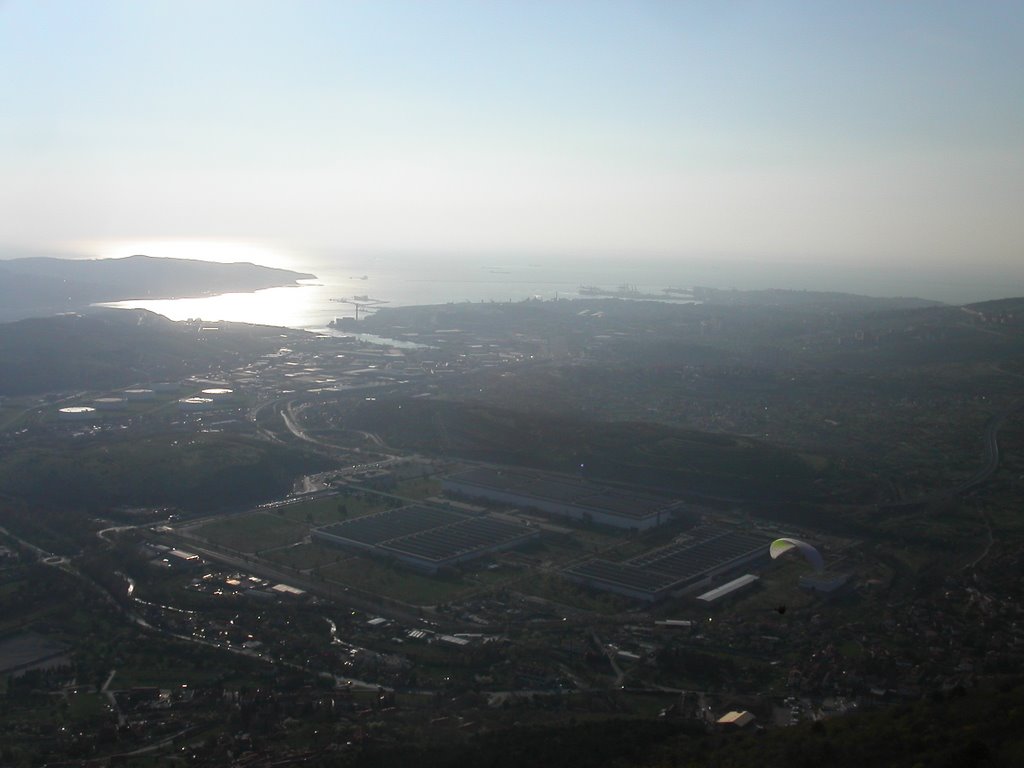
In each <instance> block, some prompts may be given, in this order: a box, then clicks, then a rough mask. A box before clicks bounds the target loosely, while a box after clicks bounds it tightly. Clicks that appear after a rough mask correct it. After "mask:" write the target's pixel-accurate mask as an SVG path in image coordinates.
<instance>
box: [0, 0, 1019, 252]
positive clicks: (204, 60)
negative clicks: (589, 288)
mask: <svg viewBox="0 0 1024 768" xmlns="http://www.w3.org/2000/svg"><path fill="white" fill-rule="evenodd" d="M1022 40H1024V3H1020V2H994V1H993V2H976V1H972V2H959V3H947V2H938V1H937V0H929V1H928V2H885V3H874V2H863V1H862V0H857V1H856V2H852V1H851V0H843V1H842V2H834V3H833V2H822V1H819V0H813V1H812V0H808V1H807V2H799V3H795V2H723V1H716V2H706V3H705V2H683V1H682V0H678V1H672V2H641V1H640V0H630V1H629V2H598V1H597V0H586V1H585V2H564V1H562V0H550V1H548V2H527V1H525V0H515V2H483V1H480V2H465V3H454V2H410V3H398V2H384V1H374V2H371V1H369V0H367V1H366V2H342V1H340V0H333V1H328V2H302V1H301V0H282V1H280V2H260V1H258V0H245V2H217V1H215V0H204V1H203V2H198V1H197V2H190V1H189V0H173V2H156V1H154V2H146V1H145V0H135V1H132V2H107V1H104V0H81V1H79V2H70V1H69V2H60V1H59V0H50V1H49V2H38V1H30V0H7V1H5V0H0V211H2V214H0V246H2V247H3V248H4V250H5V251H7V252H10V251H11V249H12V248H15V249H17V248H33V249H45V248H50V247H55V246H56V245H57V244H62V243H71V242H85V241H95V240H101V239H109V238H154V237H174V236H180V237H200V238H210V237H246V238H255V239H266V240H267V241H268V242H271V241H282V242H287V243H298V244H304V245H320V246H331V247H337V248H341V249H348V248H352V249H374V248H403V249H409V248H412V249H416V248H424V249H431V250H437V249H459V250H471V249H486V250H512V249H524V250H534V249H535V250H544V251H549V252H550V251H557V250H563V249H564V250H571V251H577V252H579V251H601V250H631V249H635V250H637V251H650V252H660V253H665V254H668V255H675V254H679V255H690V254H702V255H707V254H728V255H730V256H732V257H743V258H746V257H749V258H773V259H776V258H777V259H789V260H797V261H799V260H803V259H807V260H811V259H813V260H825V259H835V260H844V261H846V262H848V263H855V262H864V263H869V264H887V263H895V262H898V263H904V264H915V263H929V262H942V263H953V262H965V261H967V260H976V261H978V262H979V263H981V264H985V265H993V266H994V265H999V264H1004V265H1005V264H1020V263H1022V262H1024V253H1022V244H1024V45H1022V43H1021V41H1022Z"/></svg>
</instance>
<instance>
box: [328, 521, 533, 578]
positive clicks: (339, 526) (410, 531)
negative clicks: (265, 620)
mask: <svg viewBox="0 0 1024 768" xmlns="http://www.w3.org/2000/svg"><path fill="white" fill-rule="evenodd" d="M538 535H539V531H537V530H536V529H535V528H530V527H528V526H525V525H521V524H519V523H512V522H508V521H505V520H498V519H497V518H495V517H491V516H489V515H483V516H471V515H463V514H459V513H457V512H450V511H448V510H443V509H435V508H433V507H425V506H419V505H412V506H407V507H399V508H398V509H389V510H385V511H383V512H377V513H374V514H372V515H366V516H364V517H357V518H355V519H353V520H345V521H343V522H340V523H333V524H331V525H327V526H324V527H323V528H316V529H314V530H313V531H312V536H313V538H314V539H316V540H318V541H322V542H326V543H328V544H334V545H337V546H343V547H347V548H349V549H357V550H361V551H364V552H368V553H370V554H372V555H376V556H378V557H385V558H388V559H394V560H398V561H400V562H403V563H405V564H407V565H409V566H412V567H413V568H416V569H417V570H421V571H425V572H427V573H437V571H438V570H440V569H441V568H442V567H444V566H451V565H455V564H456V563H461V562H465V561H467V560H472V559H475V558H478V557H482V556H483V555H486V554H489V553H491V552H498V551H501V550H504V549H510V548H512V547H517V546H519V545H520V544H523V543H524V542H526V541H529V540H530V539H532V538H535V537H536V536H538Z"/></svg>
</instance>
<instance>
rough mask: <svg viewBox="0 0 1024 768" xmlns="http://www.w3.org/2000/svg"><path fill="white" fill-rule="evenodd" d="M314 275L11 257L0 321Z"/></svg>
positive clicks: (2, 281)
mask: <svg viewBox="0 0 1024 768" xmlns="http://www.w3.org/2000/svg"><path fill="white" fill-rule="evenodd" d="M312 277H314V276H313V275H309V274H305V273H302V272H293V271H291V270H287V269H275V268H272V267H263V266H259V265H256V264H250V263H243V262H239V263H234V264H221V263H218V262H212V261H199V260H196V259H158V258H153V257H150V256H129V257H128V258H124V259H54V258H42V257H33V258H25V259H11V260H8V261H0V321H10V320H17V319H21V318H26V317H43V316H46V315H52V314H55V313H58V312H70V311H75V310H79V309H82V308H84V307H87V306H89V305H90V304H93V303H96V302H105V301H122V300H126V299H168V298H182V297H189V296H207V295H212V294H216V293H226V292H245V291H256V290H260V289H262V288H274V287H277V286H285V285H296V281H298V280H302V279H308V278H312Z"/></svg>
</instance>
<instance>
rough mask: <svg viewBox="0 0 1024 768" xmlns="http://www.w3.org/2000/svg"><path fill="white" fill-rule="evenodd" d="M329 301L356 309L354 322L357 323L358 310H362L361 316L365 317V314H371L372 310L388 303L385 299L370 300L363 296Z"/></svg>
mask: <svg viewBox="0 0 1024 768" xmlns="http://www.w3.org/2000/svg"><path fill="white" fill-rule="evenodd" d="M331 301H336V302H338V303H339V304H351V305H352V306H353V307H355V308H356V322H357V323H358V322H359V310H360V309H361V310H363V314H364V315H365V314H366V312H373V311H374V310H376V309H377V308H378V307H379V306H380V305H381V304H387V303H388V302H387V301H386V300H385V299H371V298H370V297H369V296H365V295H364V296H346V297H344V298H340V299H331Z"/></svg>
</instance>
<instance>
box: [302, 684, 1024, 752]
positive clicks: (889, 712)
mask: <svg viewBox="0 0 1024 768" xmlns="http://www.w3.org/2000/svg"><path fill="white" fill-rule="evenodd" d="M1022 704H1024V687H1022V686H1021V684H1019V683H1017V684H1012V683H1008V684H1006V685H1004V686H1003V687H1002V688H1001V689H999V690H985V691H983V690H976V691H971V692H966V691H963V690H962V689H957V690H955V691H953V692H951V693H950V694H946V695H944V694H936V695H935V696H933V697H931V698H929V699H927V700H922V701H917V702H914V703H909V704H906V705H903V706H898V707H892V708H886V709H883V710H878V711H875V712H864V713H861V714H855V715H848V716H845V717H838V718H834V719H831V720H826V721H823V722H814V723H805V724H802V725H799V726H796V727H792V728H777V729H774V730H768V731H762V730H759V729H757V728H750V729H749V731H748V732H742V733H740V732H734V731H726V730H723V731H719V732H715V733H710V732H707V731H705V730H704V729H703V728H701V727H700V726H699V725H696V724H695V723H693V721H682V722H679V721H676V722H673V721H671V720H659V721H652V720H627V719H621V720H610V721H609V720H603V721H590V722H578V723H571V724H560V725H552V726H550V727H546V728H512V729H509V730H507V731H500V732H495V733H487V734H481V735H478V736H476V737H474V738H472V739H470V740H469V741H468V742H466V743H462V744H447V745H444V746H433V747H431V748H424V747H423V746H422V745H415V744H396V745H386V746H378V747H373V748H370V749H367V750H366V751H365V752H363V753H362V754H360V755H358V756H357V757H355V758H353V759H351V760H347V761H345V760H338V761H331V760H326V761H323V762H322V763H320V764H321V765H351V766H359V767H360V768H362V767H363V766H382V767H383V766H398V765H409V764H414V765H416V766H418V768H454V767H455V766H464V765H472V766H488V767H489V768H505V767H506V766H508V768H512V767H513V766H521V765H538V766H542V765H543V766H547V765H557V766H560V767H561V768H599V767H602V766H617V767H618V768H655V766H658V767H661V766H677V767H678V768H684V767H685V768H690V767H693V768H696V767H697V766H701V768H707V767H714V768H774V767H775V766H778V767H779V768H823V767H824V766H829V767H834V768H846V767H849V768H862V767H863V766H869V765H870V766H906V768H912V767H914V766H932V767H933V768H974V767H977V766H990V767H991V768H1010V767H1011V766H1017V765H1021V764H1022V760H1024V736H1022V732H1021V725H1022V724H1024V708H1022Z"/></svg>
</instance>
